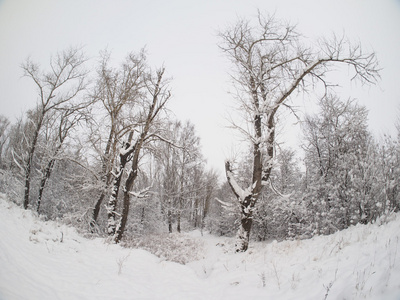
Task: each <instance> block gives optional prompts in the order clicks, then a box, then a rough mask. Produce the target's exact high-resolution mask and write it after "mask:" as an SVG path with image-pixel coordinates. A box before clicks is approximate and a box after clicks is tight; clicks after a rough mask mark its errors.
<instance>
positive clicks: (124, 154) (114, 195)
mask: <svg viewBox="0 0 400 300" xmlns="http://www.w3.org/2000/svg"><path fill="white" fill-rule="evenodd" d="M132 135H133V132H131V133H130V134H129V138H128V142H127V143H126V144H125V145H124V147H123V149H121V151H120V154H119V159H120V162H119V166H118V170H117V171H118V173H117V174H116V175H115V178H114V182H113V189H112V192H111V195H110V200H109V201H108V205H107V218H108V225H107V233H108V235H109V236H114V235H115V234H116V229H117V222H116V220H115V218H116V207H117V200H118V193H119V188H120V186H121V180H122V176H123V175H124V170H125V166H126V164H127V162H128V157H129V156H130V155H131V154H132V152H134V151H135V148H136V146H135V145H133V146H132V147H131V145H130V142H131V140H132ZM128 179H129V177H128ZM124 192H125V191H124ZM125 201H126V200H125V195H124V206H123V210H125V207H126V206H127V207H128V209H129V203H128V204H126V203H125ZM122 218H123V215H122Z"/></svg>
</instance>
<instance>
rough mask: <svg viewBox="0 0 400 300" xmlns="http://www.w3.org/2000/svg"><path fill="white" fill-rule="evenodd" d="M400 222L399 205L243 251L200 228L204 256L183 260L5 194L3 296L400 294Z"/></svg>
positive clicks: (1, 214)
mask: <svg viewBox="0 0 400 300" xmlns="http://www.w3.org/2000/svg"><path fill="white" fill-rule="evenodd" d="M399 229H400V215H398V214H397V215H396V214H393V215H391V216H390V217H389V218H387V220H380V221H379V222H376V223H375V224H372V225H358V226H354V227H352V228H350V229H348V230H344V231H342V232H338V233H336V234H333V235H330V236H317V237H314V238H312V239H310V240H297V241H284V242H276V241H272V242H262V243H261V242H252V243H251V245H250V248H249V250H248V251H247V252H246V253H239V254H237V253H234V252H233V245H234V239H231V238H224V237H214V236H212V235H209V234H204V235H203V236H202V235H201V234H200V232H198V231H195V232H191V233H186V238H187V237H189V238H191V239H194V240H198V241H200V245H201V244H202V245H204V247H202V248H201V247H199V249H198V251H201V257H203V258H202V259H200V260H197V261H193V262H190V263H188V264H186V265H180V264H177V263H173V262H169V261H166V260H164V259H161V258H158V257H156V256H154V255H152V254H150V253H149V252H146V251H144V250H138V249H127V248H122V247H120V246H119V245H113V244H108V243H106V242H105V241H104V240H103V239H100V238H97V239H94V240H93V239H92V240H90V239H86V238H84V237H82V236H80V235H79V234H78V233H77V232H76V231H75V229H73V228H72V227H68V226H66V225H62V224H59V223H57V222H50V221H48V222H44V221H41V220H40V219H39V218H38V217H37V216H36V215H35V214H34V213H33V212H31V211H25V210H23V209H21V208H20V207H18V206H16V205H15V204H13V203H11V202H9V201H7V200H6V199H5V196H4V195H2V194H0V299H1V300H3V299H4V300H8V299H97V300H98V299H186V300H187V299H321V300H322V299H365V298H366V299H400V245H399V236H400V230H399ZM192 251H193V250H192ZM120 267H122V268H120Z"/></svg>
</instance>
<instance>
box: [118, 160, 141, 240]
mask: <svg viewBox="0 0 400 300" xmlns="http://www.w3.org/2000/svg"><path fill="white" fill-rule="evenodd" d="M133 163H134V164H135V167H132V170H131V171H130V172H129V175H128V178H127V179H126V183H125V187H124V202H123V208H122V213H121V222H120V224H119V225H118V228H117V231H116V233H115V236H114V242H115V243H119V242H120V241H121V239H122V236H123V234H124V231H125V226H126V222H127V221H128V214H129V206H130V195H129V192H130V190H131V189H132V186H133V183H134V182H135V179H136V177H137V167H138V165H137V162H136V163H135V162H133Z"/></svg>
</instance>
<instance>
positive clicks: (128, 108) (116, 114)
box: [91, 49, 146, 226]
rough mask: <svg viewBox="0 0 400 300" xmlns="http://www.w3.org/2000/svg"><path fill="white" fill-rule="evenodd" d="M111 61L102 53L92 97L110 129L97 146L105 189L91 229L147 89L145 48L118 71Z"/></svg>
mask: <svg viewBox="0 0 400 300" xmlns="http://www.w3.org/2000/svg"><path fill="white" fill-rule="evenodd" d="M110 60H111V54H110V52H107V51H103V52H101V60H100V64H99V68H98V70H97V81H96V85H95V88H94V90H93V92H92V98H93V99H94V100H95V101H97V102H99V103H101V106H102V109H104V110H105V111H106V116H105V118H104V120H103V122H104V121H105V122H106V123H107V129H108V134H107V139H106V142H105V148H104V149H101V147H98V148H100V149H99V151H102V154H101V155H100V157H101V167H102V170H101V180H102V184H103V188H102V189H101V192H100V195H99V198H98V199H97V201H96V203H95V205H94V209H93V216H92V219H93V220H92V222H91V225H92V226H94V224H95V223H96V221H97V218H98V215H99V212H100V207H101V203H102V202H103V199H104V197H105V195H106V191H107V190H108V189H109V186H110V185H111V181H112V176H111V171H112V170H111V169H112V166H113V163H114V157H115V156H116V154H117V153H116V152H117V146H118V142H120V139H121V138H122V137H123V136H124V135H125V134H126V133H127V132H129V131H131V130H132V129H133V127H134V126H135V125H136V124H135V123H136V121H135V120H132V115H135V114H134V113H132V110H133V109H134V108H135V105H137V104H138V102H139V100H140V93H141V90H142V89H143V88H144V77H145V74H144V72H145V65H146V55H145V51H144V49H142V50H141V51H140V52H139V53H133V52H131V53H129V54H128V55H127V56H126V58H125V60H124V62H123V63H122V64H121V66H120V67H119V68H113V67H112V64H111V61H110ZM96 127H99V126H96ZM100 135H101V134H100ZM100 140H101V137H100Z"/></svg>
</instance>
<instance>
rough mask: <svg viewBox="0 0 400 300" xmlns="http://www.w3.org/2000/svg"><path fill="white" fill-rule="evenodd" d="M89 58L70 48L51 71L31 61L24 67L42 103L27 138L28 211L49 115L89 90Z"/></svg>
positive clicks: (54, 59)
mask: <svg viewBox="0 0 400 300" xmlns="http://www.w3.org/2000/svg"><path fill="white" fill-rule="evenodd" d="M85 60H86V59H85V57H84V55H83V53H82V51H81V49H79V48H69V49H67V50H65V51H62V52H59V53H57V54H56V55H55V56H54V57H52V58H51V59H50V68H49V70H48V71H42V70H41V69H40V67H39V65H38V64H36V63H34V62H32V61H31V60H30V59H29V58H28V59H27V60H26V61H25V62H24V63H23V64H22V69H23V71H24V76H26V77H28V78H30V79H32V80H33V82H34V83H35V85H36V88H37V91H38V96H39V97H38V98H39V99H38V103H37V105H36V109H35V111H34V113H33V114H32V116H33V117H32V118H31V120H30V121H31V123H32V124H31V128H32V130H31V136H29V137H26V139H25V140H26V143H27V146H28V151H27V152H28V153H27V158H26V159H25V160H24V163H23V164H24V165H23V168H24V173H25V190H24V202H23V205H24V208H25V209H27V208H28V205H29V190H30V184H31V169H32V162H33V157H34V154H35V149H36V146H37V142H38V138H39V134H40V131H41V129H42V126H43V122H44V120H45V117H46V116H47V114H48V113H49V112H51V111H54V110H59V109H62V107H63V106H64V105H67V104H69V103H70V102H72V101H73V100H74V99H75V98H76V97H77V96H78V95H79V94H80V93H81V92H82V91H83V90H84V89H85V87H86V81H85V77H86V74H87V72H86V71H85V70H84V69H83V64H84V62H85Z"/></svg>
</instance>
